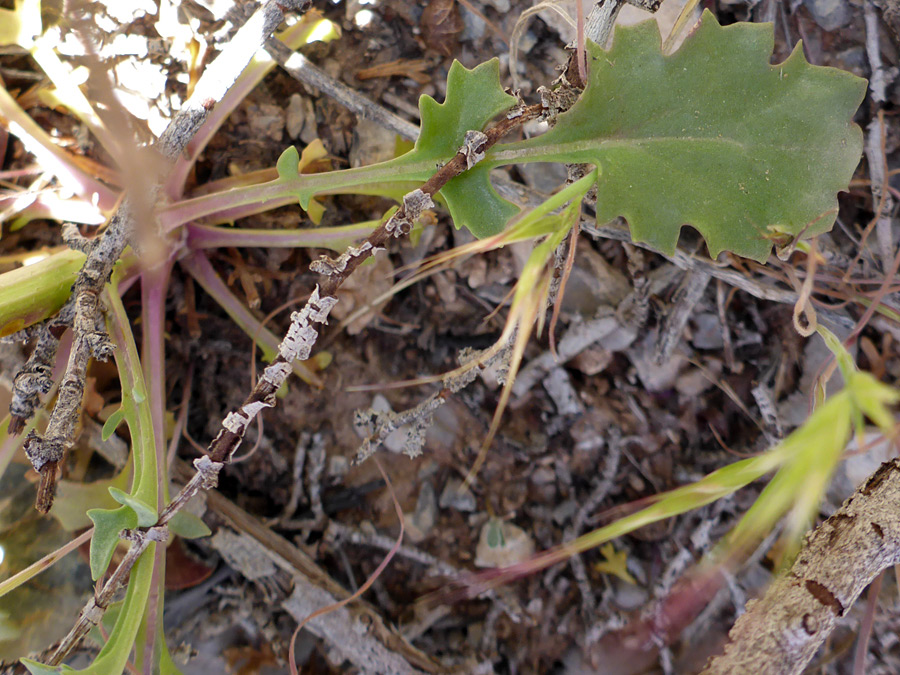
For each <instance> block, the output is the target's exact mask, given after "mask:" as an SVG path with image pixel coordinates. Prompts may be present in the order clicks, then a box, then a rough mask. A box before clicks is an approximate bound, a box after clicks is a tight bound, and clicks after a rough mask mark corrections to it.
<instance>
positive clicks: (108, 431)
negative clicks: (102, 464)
mask: <svg viewBox="0 0 900 675" xmlns="http://www.w3.org/2000/svg"><path fill="white" fill-rule="evenodd" d="M124 419H125V408H122V407H120V408H118V409H117V410H116V411H115V412H114V413H113V414H112V415H110V416H109V417H108V418H107V420H106V422H104V423H103V429H102V430H101V431H100V437H101V438H102V439H103V440H104V441H108V440H109V439H110V438H111V437H112V435H113V434H114V433H116V429H118V428H119V425H120V424H121V423H122V420H124Z"/></svg>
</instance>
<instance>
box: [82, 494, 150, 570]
mask: <svg viewBox="0 0 900 675" xmlns="http://www.w3.org/2000/svg"><path fill="white" fill-rule="evenodd" d="M87 515H88V518H90V519H91V520H92V521H93V523H94V535H93V536H92V537H91V578H92V579H93V580H94V581H96V580H97V579H99V578H100V575H101V574H103V573H104V572H105V571H106V568H107V567H109V562H110V560H112V556H113V551H115V550H116V544H118V543H119V535H120V534H121V533H122V530H130V529H134V528H135V527H137V526H138V517H137V514H136V513H135V512H134V509H133V508H131V507H130V506H120V507H119V508H117V509H91V510H90V511H88V512H87Z"/></svg>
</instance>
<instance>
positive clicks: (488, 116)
mask: <svg viewBox="0 0 900 675" xmlns="http://www.w3.org/2000/svg"><path fill="white" fill-rule="evenodd" d="M515 104H516V98H515V97H514V96H511V95H509V94H507V93H506V92H505V91H504V90H503V87H502V86H501V84H500V62H499V61H498V60H497V59H491V60H490V61H487V62H485V63H482V64H481V65H479V66H476V67H475V68H473V69H472V70H468V69H467V68H465V67H464V66H463V65H462V64H461V63H460V62H459V61H454V62H453V65H452V66H450V73H449V74H448V75H447V96H446V99H445V101H444V102H443V103H437V102H436V101H435V100H434V99H433V98H431V97H430V96H423V97H422V98H421V99H420V100H419V110H420V113H421V117H422V132H421V133H420V134H419V138H418V140H417V141H416V147H415V149H414V150H413V152H412V153H410V155H411V156H417V157H434V158H435V159H443V160H444V161H446V160H447V159H449V158H451V157H453V155H455V154H456V153H457V152H458V151H459V148H460V147H461V146H462V144H463V142H464V140H465V136H466V132H467V131H470V130H477V131H480V130H482V129H484V127H485V126H486V125H487V123H488V122H490V121H491V120H492V119H493V118H494V117H496V116H497V115H498V114H500V113H501V112H503V111H505V110H508V109H509V108H511V107H512V106H514V105H515ZM477 167H478V165H476V166H475V167H474V168H477ZM441 195H443V197H444V199H445V200H446V202H447V207H448V208H449V209H450V215H451V216H452V217H453V222H454V224H455V225H456V227H457V228H460V227H463V226H464V227H466V228H468V229H469V230H470V231H471V232H472V234H474V235H475V236H476V237H486V236H489V235H491V234H496V233H497V231H498V230H496V229H494V228H493V227H491V225H492V223H497V222H500V223H503V224H504V225H505V224H506V222H507V221H508V220H509V219H510V218H512V217H513V216H514V215H516V214H517V213H518V212H519V208H518V207H517V206H515V205H514V204H511V203H510V202H508V201H506V200H504V199H502V198H501V197H500V195H498V194H497V191H496V190H495V189H494V187H493V186H492V185H491V182H490V180H489V179H488V177H487V171H484V172H481V171H478V172H473V171H468V172H466V173H464V174H462V175H460V176H457V177H456V178H454V179H453V180H451V181H450V182H449V183H447V185H445V186H444V187H443V188H442V189H441Z"/></svg>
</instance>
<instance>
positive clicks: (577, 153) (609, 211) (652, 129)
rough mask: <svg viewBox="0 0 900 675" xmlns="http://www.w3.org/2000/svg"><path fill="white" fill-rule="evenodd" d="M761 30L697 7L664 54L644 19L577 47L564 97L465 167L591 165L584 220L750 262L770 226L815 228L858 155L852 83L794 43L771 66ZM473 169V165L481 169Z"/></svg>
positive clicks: (824, 222) (767, 246)
mask: <svg viewBox="0 0 900 675" xmlns="http://www.w3.org/2000/svg"><path fill="white" fill-rule="evenodd" d="M773 45H774V36H773V28H772V25H771V24H752V23H738V24H734V25H732V26H727V27H722V26H720V25H719V24H718V23H717V22H716V20H715V18H714V17H713V15H712V14H711V13H710V12H709V11H705V12H704V14H703V18H702V19H701V22H700V25H699V26H698V27H697V28H696V29H695V30H694V31H693V33H692V34H691V35H690V36H689V37H688V38H687V39H686V40H685V41H684V44H683V45H682V47H681V48H680V49H679V50H678V51H677V52H675V53H674V54H671V55H664V54H663V53H662V50H661V47H660V37H659V30H658V28H657V24H656V22H655V21H652V20H651V21H647V22H645V23H642V24H638V25H635V26H628V27H619V28H617V29H616V33H615V39H614V40H613V45H612V48H611V50H610V51H608V52H607V51H604V50H602V49H601V48H600V47H597V46H596V45H593V44H590V45H588V48H589V52H590V60H591V63H590V76H589V82H588V86H587V87H586V89H585V91H584V92H583V94H582V96H581V98H580V99H579V100H578V102H577V103H576V104H575V105H574V106H573V107H572V108H571V110H569V111H568V112H566V113H564V114H562V115H560V116H559V119H558V122H557V124H556V126H555V127H553V128H552V129H551V130H550V131H548V132H547V133H546V134H543V135H542V136H538V137H536V138H533V139H530V140H526V141H522V142H519V143H512V144H509V145H503V146H499V147H498V146H495V147H494V148H493V149H492V150H491V151H489V152H488V156H487V158H486V159H485V161H483V162H482V163H481V164H479V169H480V170H481V171H486V170H487V168H488V167H490V166H491V165H494V166H496V165H499V164H510V163H516V162H522V161H528V162H538V161H545V162H546V161H556V162H567V163H574V162H581V163H588V164H594V165H596V166H598V167H599V168H600V177H599V179H598V181H597V185H598V199H597V220H598V222H605V221H609V220H612V219H614V218H615V217H617V216H623V217H624V218H626V219H627V220H628V223H629V225H630V227H631V233H632V236H633V238H634V239H635V240H637V241H642V242H646V243H648V244H650V245H651V246H653V247H655V248H657V249H659V250H661V251H663V252H665V253H670V254H671V253H672V252H674V250H675V245H676V243H677V241H678V235H679V231H680V229H681V227H682V225H692V226H694V227H695V228H697V230H698V231H699V232H700V233H701V234H702V235H703V237H704V238H705V239H706V242H707V245H708V247H709V250H710V254H711V255H712V256H716V255H717V254H718V253H719V252H720V251H722V250H729V251H733V252H734V253H737V254H738V255H742V256H746V257H749V258H754V259H756V260H759V261H764V260H765V259H766V257H768V254H769V251H770V250H771V244H772V240H771V236H772V234H773V229H772V226H776V229H777V231H778V232H782V233H788V234H789V235H792V236H798V235H801V234H802V235H803V236H805V237H809V236H813V235H816V234H820V233H822V232H825V231H827V230H828V229H830V228H831V226H832V224H833V223H834V219H835V215H836V213H837V193H838V192H839V191H840V190H846V189H847V184H848V182H849V180H850V178H851V176H852V174H853V171H854V169H855V168H856V165H857V163H858V162H859V158H860V154H861V152H862V131H861V130H860V129H859V127H858V126H856V125H855V124H853V115H854V113H855V112H856V109H857V108H858V107H859V104H860V102H861V101H862V99H863V97H864V96H865V92H866V82H865V80H862V79H860V78H858V77H856V76H854V75H851V74H850V73H847V72H844V71H841V70H837V69H835V68H823V67H820V66H812V65H810V64H809V63H807V62H806V59H805V58H804V56H803V50H802V48H801V47H800V46H799V45H798V47H797V48H796V49H795V50H794V52H793V53H792V54H791V56H790V57H789V58H788V59H787V60H786V61H784V62H783V63H780V64H775V65H772V64H770V63H769V59H770V58H771V56H772V49H773ZM482 165H484V166H483V167H482Z"/></svg>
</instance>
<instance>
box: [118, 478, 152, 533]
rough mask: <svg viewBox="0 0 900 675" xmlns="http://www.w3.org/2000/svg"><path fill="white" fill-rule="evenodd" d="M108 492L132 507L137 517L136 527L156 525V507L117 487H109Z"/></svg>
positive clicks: (123, 503)
mask: <svg viewBox="0 0 900 675" xmlns="http://www.w3.org/2000/svg"><path fill="white" fill-rule="evenodd" d="M109 494H111V495H112V498H113V499H115V500H116V501H117V502H119V503H120V504H122V505H123V506H130V507H131V508H132V509H134V512H135V515H137V519H138V522H137V524H138V527H150V526H151V525H156V521H157V520H159V515H157V513H156V509H154V508H153V507H152V506H150V505H149V504H147V503H146V502H143V501H141V500H140V499H138V498H137V497H135V496H133V495H130V494H128V493H127V492H123V491H122V490H120V489H119V488H117V487H110V488H109Z"/></svg>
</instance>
